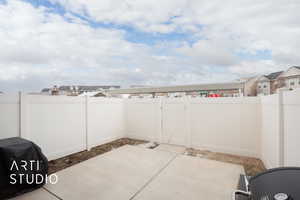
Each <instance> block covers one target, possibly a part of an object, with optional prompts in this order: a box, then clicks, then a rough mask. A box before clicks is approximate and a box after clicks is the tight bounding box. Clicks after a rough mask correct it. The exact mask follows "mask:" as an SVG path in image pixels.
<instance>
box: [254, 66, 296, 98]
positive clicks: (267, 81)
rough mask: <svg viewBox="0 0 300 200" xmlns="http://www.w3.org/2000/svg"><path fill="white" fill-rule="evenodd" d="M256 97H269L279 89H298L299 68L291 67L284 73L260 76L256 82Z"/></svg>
mask: <svg viewBox="0 0 300 200" xmlns="http://www.w3.org/2000/svg"><path fill="white" fill-rule="evenodd" d="M256 85H257V88H256V90H257V95H258V96H261V95H270V94H274V93H276V92H277V90H278V89H279V88H282V89H286V90H293V89H295V88H300V67H297V66H293V67H290V68H289V69H288V70H286V71H279V72H274V73H271V74H268V75H263V76H260V77H259V79H258V80H257V84H256Z"/></svg>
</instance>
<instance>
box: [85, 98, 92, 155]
mask: <svg viewBox="0 0 300 200" xmlns="http://www.w3.org/2000/svg"><path fill="white" fill-rule="evenodd" d="M84 102H85V140H86V150H88V151H89V150H91V147H90V142H89V97H88V96H87V95H86V96H85V101H84Z"/></svg>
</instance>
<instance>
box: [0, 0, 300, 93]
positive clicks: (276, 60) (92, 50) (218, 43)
mask: <svg viewBox="0 0 300 200" xmlns="http://www.w3.org/2000/svg"><path fill="white" fill-rule="evenodd" d="M51 1H52V2H54V3H59V4H61V5H62V6H65V8H66V10H67V11H72V12H73V13H78V14H82V15H86V17H88V18H89V19H91V20H92V21H95V22H101V23H104V24H108V23H113V24H117V25H127V26H131V27H133V28H134V29H137V30H139V31H141V32H147V33H151V34H158V33H162V34H163V33H169V34H172V33H174V32H176V33H185V34H186V35H187V38H185V39H186V40H189V39H193V40H196V41H195V43H193V44H189V43H188V42H182V41H175V42H174V41H167V40H166V41H164V42H162V43H159V42H157V43H156V44H155V45H146V44H142V43H141V44H137V43H132V42H129V41H127V40H126V39H125V35H126V32H125V30H120V29H112V28H93V27H91V26H90V25H89V24H88V23H87V22H86V21H84V20H82V19H80V18H78V17H76V16H74V15H72V14H71V13H70V12H67V13H66V14H65V16H64V17H62V16H60V15H58V14H55V13H52V12H48V10H47V8H45V7H39V8H36V7H33V6H32V5H31V4H29V3H26V2H24V1H20V0H8V1H7V3H6V4H0V46H1V49H0V90H18V89H24V88H27V89H28V88H29V89H33V88H34V89H41V87H45V86H50V85H53V84H68V83H69V84H77V83H81V84H122V85H128V84H156V85H162V84H182V83H200V82H212V81H225V80H230V79H234V78H236V77H237V76H239V75H245V74H250V73H253V72H255V73H266V72H271V71H276V70H280V69H284V68H287V67H289V66H291V65H299V63H300V57H299V56H298V52H299V51H300V28H299V27H300V21H299V20H298V19H300V12H298V11H299V10H300V2H299V1H297V0H278V1H273V0H266V1H260V0H244V1H239V0H228V1H226V3H224V2H220V1H218V0H211V1H205V0H164V1H158V0H143V1H140V0H126V1H124V0H101V1H96V0H89V1H87V0H51ZM66 18H67V19H68V20H69V21H68V20H66ZM265 50H266V51H268V52H271V57H267V58H258V59H253V60H248V59H247V58H243V57H241V56H238V53H239V52H243V53H244V54H252V55H255V54H256V53H257V51H265ZM253 57H255V56H253ZM25 82H26V84H24V83H25ZM21 83H22V84H21ZM24 85H25V86H24ZM6 87H7V88H6Z"/></svg>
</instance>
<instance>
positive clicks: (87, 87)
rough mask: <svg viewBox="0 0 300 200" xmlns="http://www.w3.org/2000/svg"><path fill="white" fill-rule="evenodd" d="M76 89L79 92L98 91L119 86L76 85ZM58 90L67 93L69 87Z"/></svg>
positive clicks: (61, 87)
mask: <svg viewBox="0 0 300 200" xmlns="http://www.w3.org/2000/svg"><path fill="white" fill-rule="evenodd" d="M76 87H78V90H79V91H82V90H85V91H91V90H93V91H95V90H99V89H105V90H107V89H110V88H112V87H114V88H120V86H118V85H76ZM59 90H64V91H69V90H70V86H67V85H63V86H60V87H59Z"/></svg>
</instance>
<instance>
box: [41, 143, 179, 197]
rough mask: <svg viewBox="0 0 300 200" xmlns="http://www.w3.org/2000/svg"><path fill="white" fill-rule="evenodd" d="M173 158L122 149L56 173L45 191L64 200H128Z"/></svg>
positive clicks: (154, 152)
mask: <svg viewBox="0 0 300 200" xmlns="http://www.w3.org/2000/svg"><path fill="white" fill-rule="evenodd" d="M175 156H176V154H174V153H170V152H164V151H153V150H151V149H146V148H140V147H135V146H129V145H126V146H123V147H120V148H118V149H116V150H113V151H111V152H108V153H105V154H103V155H100V156H97V157H95V158H92V159H90V160H87V161H85V162H82V163H80V164H77V165H75V166H72V167H70V168H67V169H65V170H62V171H60V172H58V173H57V175H58V178H59V181H58V183H57V184H55V185H50V184H48V185H46V186H45V188H47V190H49V191H51V192H52V193H54V194H56V195H57V196H58V197H60V198H61V199H64V200H82V199H84V200H95V199H105V200H110V199H111V200H116V199H124V200H128V199H130V198H131V197H132V196H134V195H135V194H136V193H137V192H138V191H139V190H140V189H141V188H143V187H144V186H145V185H146V183H148V182H149V181H150V180H151V178H153V177H154V176H155V175H156V174H157V173H158V172H159V171H160V170H161V169H163V168H164V167H165V166H166V165H167V163H169V162H170V161H171V160H172V159H174V157H175Z"/></svg>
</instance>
